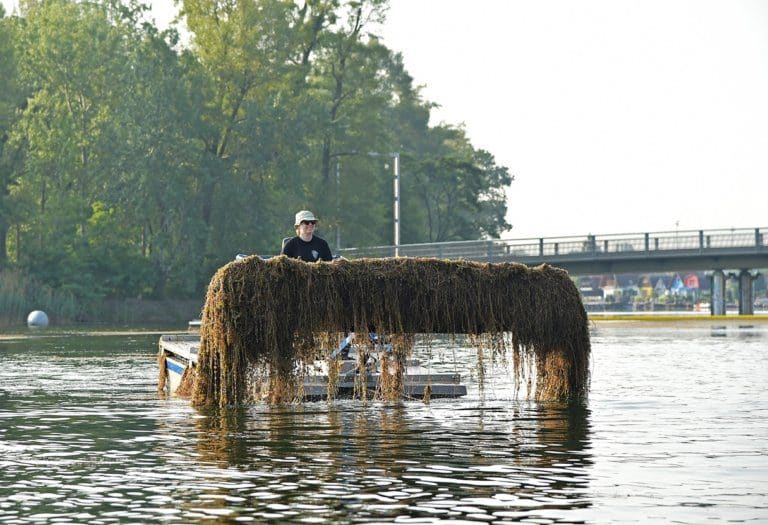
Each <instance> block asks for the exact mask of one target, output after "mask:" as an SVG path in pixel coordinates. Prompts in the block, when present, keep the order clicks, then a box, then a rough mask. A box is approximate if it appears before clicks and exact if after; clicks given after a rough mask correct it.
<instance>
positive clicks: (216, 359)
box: [183, 256, 590, 406]
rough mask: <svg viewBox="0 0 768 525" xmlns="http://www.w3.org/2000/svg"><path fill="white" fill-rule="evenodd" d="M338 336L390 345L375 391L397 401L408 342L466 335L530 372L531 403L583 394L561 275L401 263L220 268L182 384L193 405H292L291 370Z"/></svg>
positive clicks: (581, 352)
mask: <svg viewBox="0 0 768 525" xmlns="http://www.w3.org/2000/svg"><path fill="white" fill-rule="evenodd" d="M345 331H354V332H355V333H358V334H368V333H369V332H375V333H377V334H383V335H386V336H387V337H388V339H389V340H390V342H391V344H392V351H391V352H390V353H389V354H388V355H387V356H385V360H386V361H387V365H386V366H384V367H383V370H382V372H383V373H382V374H381V378H380V381H379V383H380V385H379V387H378V388H377V394H378V395H379V396H381V397H384V398H389V399H392V398H396V397H398V396H400V395H401V393H402V384H403V371H404V369H405V363H406V360H407V358H408V356H409V354H410V352H411V350H412V348H413V343H414V336H415V334H470V335H471V336H472V337H471V338H470V339H471V340H472V341H473V342H474V345H475V347H476V349H477V352H478V359H481V358H482V355H483V352H484V351H488V350H489V349H491V350H492V351H493V352H496V353H503V354H509V353H511V355H512V361H513V363H514V367H513V368H514V373H515V374H516V375H517V376H518V377H519V378H522V377H523V375H524V371H525V370H524V369H525V368H526V366H530V367H532V368H533V369H535V378H536V380H535V388H534V391H533V396H534V397H535V398H536V399H539V400H550V399H551V400H555V399H557V400H561V399H577V398H584V397H586V395H587V390H588V383H589V357H590V342H589V331H588V325H587V315H586V312H585V310H584V306H583V304H582V302H581V297H580V295H579V292H578V290H577V289H576V287H575V285H574V284H573V282H572V281H571V279H570V278H569V276H568V274H567V273H566V272H565V271H564V270H560V269H557V268H554V267H551V266H548V265H542V266H538V267H536V268H528V267H527V266H525V265H522V264H516V263H476V262H469V261H449V260H440V259H427V258H407V257H404V258H387V259H356V260H349V261H348V260H340V261H334V262H330V263H315V264H307V263H304V262H301V261H299V260H295V259H288V258H286V257H284V256H281V257H275V258H271V259H268V260H264V259H261V258H260V257H257V256H253V257H248V258H246V259H243V260H240V261H236V262H232V263H229V264H227V265H226V266H224V267H222V268H221V269H219V271H218V272H217V273H216V274H215V275H214V276H213V278H212V280H211V283H210V284H209V286H208V293H207V296H206V302H205V306H204V308H203V318H202V327H201V345H200V351H199V361H198V366H197V371H196V374H194V376H191V375H190V376H189V380H190V381H193V383H194V384H191V385H183V386H184V388H186V389H187V390H188V391H189V392H191V393H192V400H193V403H194V404H196V405H198V406H209V405H216V406H227V405H232V404H240V403H243V402H247V401H251V400H253V399H266V400H269V401H271V402H284V401H292V400H296V399H300V398H301V396H302V392H301V388H302V377H303V374H305V373H307V370H308V369H309V367H310V366H311V365H312V363H314V362H315V361H316V360H318V359H325V360H327V359H328V357H329V355H330V353H331V352H332V349H333V347H334V346H335V345H336V344H337V343H338V340H339V338H340V335H339V334H343V333H344V332H345ZM359 343H360V344H361V345H362V346H363V348H364V351H361V352H359V359H360V363H361V365H363V366H364V365H365V363H364V360H365V357H366V352H367V351H373V348H372V346H370V345H371V343H370V340H369V339H368V338H367V337H366V338H360V339H359ZM366 345H369V348H365V346H366ZM333 366H334V364H333V363H331V366H330V369H331V370H333ZM329 375H330V376H331V381H330V385H329V390H332V389H333V386H334V385H333V376H334V374H333V373H330V374H329ZM329 395H331V397H332V392H329ZM357 395H358V396H359V397H365V396H366V392H365V388H361V389H360V390H359V391H358V392H357Z"/></svg>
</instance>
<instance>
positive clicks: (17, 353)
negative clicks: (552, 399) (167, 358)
mask: <svg viewBox="0 0 768 525" xmlns="http://www.w3.org/2000/svg"><path fill="white" fill-rule="evenodd" d="M157 339H158V337H157V335H148V334H125V333H123V334H117V335H84V334H82V333H77V332H72V333H55V332H41V333H39V334H38V335H36V336H33V337H29V336H21V337H18V338H14V337H10V338H8V337H6V338H3V339H0V523H8V524H11V523H69V522H71V523H115V522H120V523H123V522H133V523H148V522H163V523H196V522H208V523H211V522H213V523H236V522H268V523H284V522H296V523H369V522H390V523H391V522H395V523H457V524H459V523H496V522H513V521H519V522H526V523H648V522H651V523H652V522H657V523H672V522H674V523H708V522H711V523H722V522H728V521H735V522H746V523H766V522H768V387H767V386H766V385H768V323H757V324H754V325H753V326H748V327H739V326H738V323H733V322H731V323H728V324H726V323H714V324H710V323H699V322H681V323H678V324H675V325H670V324H650V323H635V324H632V323H614V324H611V323H608V322H601V323H598V324H596V325H593V327H592V345H593V366H592V386H591V394H590V398H589V400H588V401H587V402H586V403H583V404H577V405H570V406H569V405H563V404H554V403H533V402H529V401H525V400H523V399H516V398H515V391H514V387H513V385H512V382H511V380H510V373H509V371H508V370H506V369H505V368H504V366H503V365H502V364H500V363H497V364H496V366H495V367H493V368H492V369H490V370H489V371H488V372H487V376H486V383H485V388H484V389H483V391H481V390H480V388H479V385H478V383H477V374H476V372H475V370H474V367H475V361H476V360H475V358H474V356H472V355H471V354H470V353H469V352H468V351H466V350H462V349H460V348H459V349H452V348H448V347H445V348H443V347H440V346H439V345H437V347H436V348H435V349H433V351H432V358H433V359H435V360H436V361H442V363H443V364H442V365H441V364H439V363H438V364H436V365H435V366H436V368H443V369H451V370H452V369H453V367H454V366H455V367H456V368H457V369H458V371H459V372H461V373H462V376H463V378H464V379H465V381H466V383H467V385H468V387H469V395H468V396H467V397H466V398H464V399H461V400H433V401H432V403H431V404H429V405H424V404H422V403H420V402H408V403H404V404H398V405H392V404H382V403H368V404H367V405H363V404H361V403H360V402H355V401H337V402H334V403H332V404H330V405H329V404H326V403H307V404H304V405H300V406H281V407H269V406H265V405H258V406H253V407H249V408H247V409H241V410H234V411H230V412H225V413H216V412H200V411H198V410H195V409H193V408H191V407H190V406H189V404H188V403H187V402H185V401H182V400H177V399H163V398H161V397H158V395H157V394H156V392H155V386H156V379H157V368H156V363H155V352H156V348H157ZM454 355H455V361H456V364H455V365H454Z"/></svg>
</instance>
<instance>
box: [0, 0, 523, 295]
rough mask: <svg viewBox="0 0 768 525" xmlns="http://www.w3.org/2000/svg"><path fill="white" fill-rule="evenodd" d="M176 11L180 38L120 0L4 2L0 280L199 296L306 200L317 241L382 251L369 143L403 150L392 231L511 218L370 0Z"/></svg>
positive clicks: (82, 290)
mask: <svg viewBox="0 0 768 525" xmlns="http://www.w3.org/2000/svg"><path fill="white" fill-rule="evenodd" d="M180 7H181V9H182V11H183V14H184V15H185V17H186V20H187V25H188V27H189V30H190V32H191V39H190V42H189V45H187V46H182V45H180V44H179V37H178V34H177V33H176V31H175V30H173V29H170V30H165V31H161V30H159V29H158V28H157V27H156V25H155V24H154V23H153V22H152V21H151V20H148V19H147V13H146V7H145V6H142V5H141V4H140V3H138V2H135V1H130V0H129V1H123V0H96V1H89V2H74V1H71V0H45V1H42V0H26V1H22V2H21V8H20V12H21V15H19V16H16V15H14V16H7V15H4V14H2V13H1V12H0V271H3V272H6V274H5V275H11V276H12V275H19V276H23V278H24V279H32V280H33V282H36V283H41V285H42V286H45V287H46V289H49V290H55V291H58V292H60V293H62V294H64V296H66V297H70V296H71V297H74V298H76V300H78V301H99V300H102V299H107V298H142V297H143V298H156V299H165V298H190V297H201V296H202V293H203V291H204V288H205V285H206V284H207V283H208V281H209V279H210V276H211V275H212V274H213V272H214V271H215V270H216V269H217V268H218V267H220V266H221V265H223V264H225V263H226V262H228V261H230V260H231V259H232V258H233V256H234V255H235V254H236V253H240V252H242V253H259V254H274V253H276V252H278V250H279V246H280V240H281V238H282V237H284V236H286V235H289V234H291V233H292V222H293V214H294V213H295V211H297V210H299V209H304V208H307V209H311V210H313V211H314V212H315V213H316V214H317V215H319V217H320V218H321V219H322V222H321V230H320V235H321V236H323V237H325V238H326V239H327V240H328V241H329V244H331V246H332V249H335V248H337V247H349V246H373V245H386V244H391V243H392V167H391V165H388V164H387V163H388V160H387V157H386V156H379V157H374V156H371V155H368V153H369V152H379V153H388V152H393V151H398V152H400V154H401V174H402V177H401V195H402V205H401V206H402V210H401V216H402V233H401V235H402V238H401V242H403V243H414V242H430V241H450V240H463V239H477V238H480V237H483V236H496V235H498V234H500V233H501V231H503V230H504V229H506V228H508V225H507V224H506V223H505V220H504V216H505V213H506V204H505V195H504V188H505V187H507V186H508V185H509V184H510V183H511V182H512V177H511V176H510V175H509V173H508V171H507V169H506V168H505V167H503V166H499V165H497V164H496V162H495V160H494V158H493V156H492V155H491V154H490V153H488V152H487V151H483V150H480V149H476V148H474V147H473V146H472V144H471V143H470V141H469V140H468V138H467V136H466V135H465V133H464V131H463V130H462V129H461V128H460V127H454V126H450V125H439V126H434V127H430V125H429V116H430V111H431V109H432V107H433V106H432V104H431V103H430V102H428V101H425V100H424V99H423V98H422V96H421V95H420V93H419V89H418V88H417V87H415V86H414V85H413V81H412V78H411V77H410V76H409V75H408V73H407V71H406V68H405V65H404V62H403V57H402V56H401V55H399V54H396V53H394V52H392V51H391V50H389V49H388V48H386V47H385V46H384V45H383V44H382V43H381V42H380V40H379V39H378V38H377V37H376V35H375V30H376V28H377V27H381V26H380V24H381V23H383V22H384V19H385V15H386V8H387V3H386V1H383V0H367V1H342V0H306V1H303V2H302V1H299V2H294V1H286V0H184V1H183V2H181V5H180ZM337 238H338V239H339V240H340V246H337V244H339V243H337ZM9 272H10V273H9ZM14 272H15V273H14ZM19 278H22V277H19ZM30 282H32V281H30ZM58 292H57V293H58Z"/></svg>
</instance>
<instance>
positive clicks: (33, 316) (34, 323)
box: [27, 310, 48, 328]
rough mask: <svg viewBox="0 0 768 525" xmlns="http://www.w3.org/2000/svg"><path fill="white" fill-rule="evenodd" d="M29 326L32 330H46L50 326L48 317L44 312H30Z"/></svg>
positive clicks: (28, 317)
mask: <svg viewBox="0 0 768 525" xmlns="http://www.w3.org/2000/svg"><path fill="white" fill-rule="evenodd" d="M27 326H29V327H30V328H45V327H46V326H48V315H46V313H45V312H43V311H42V310H35V311H34V312H30V313H29V315H28V316H27Z"/></svg>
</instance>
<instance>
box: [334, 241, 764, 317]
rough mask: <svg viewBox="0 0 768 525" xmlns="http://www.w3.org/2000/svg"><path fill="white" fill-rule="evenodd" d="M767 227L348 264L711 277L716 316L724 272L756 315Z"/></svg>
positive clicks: (391, 251)
mask: <svg viewBox="0 0 768 525" xmlns="http://www.w3.org/2000/svg"><path fill="white" fill-rule="evenodd" d="M766 234H768V227H759V228H729V229H715V230H686V231H664V232H646V233H624V234H607V235H593V234H588V235H581V236H569V237H539V238H529V239H485V240H478V241H455V242H438V243H424V244H401V245H399V246H373V247H369V248H345V249H341V250H339V253H340V254H341V255H343V256H344V257H347V258H350V259H352V258H359V257H391V256H393V255H395V253H398V254H399V255H400V256H407V257H438V258H441V259H468V260H473V261H484V262H519V263H522V264H526V265H528V266H536V265H538V264H542V263H547V264H551V265H552V266H557V267H560V268H563V269H565V270H568V272H569V273H571V274H574V275H596V274H602V273H629V272H639V273H642V272H670V271H696V270H703V271H711V272H712V300H711V301H710V304H711V309H712V310H711V311H712V314H713V315H723V314H725V283H726V279H727V276H726V273H725V272H726V271H736V272H738V273H737V274H730V275H731V276H736V277H738V279H739V313H740V314H751V313H753V309H754V307H753V297H752V283H753V281H754V279H755V278H756V277H757V274H755V273H753V270H755V269H762V268H768V235H766Z"/></svg>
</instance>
